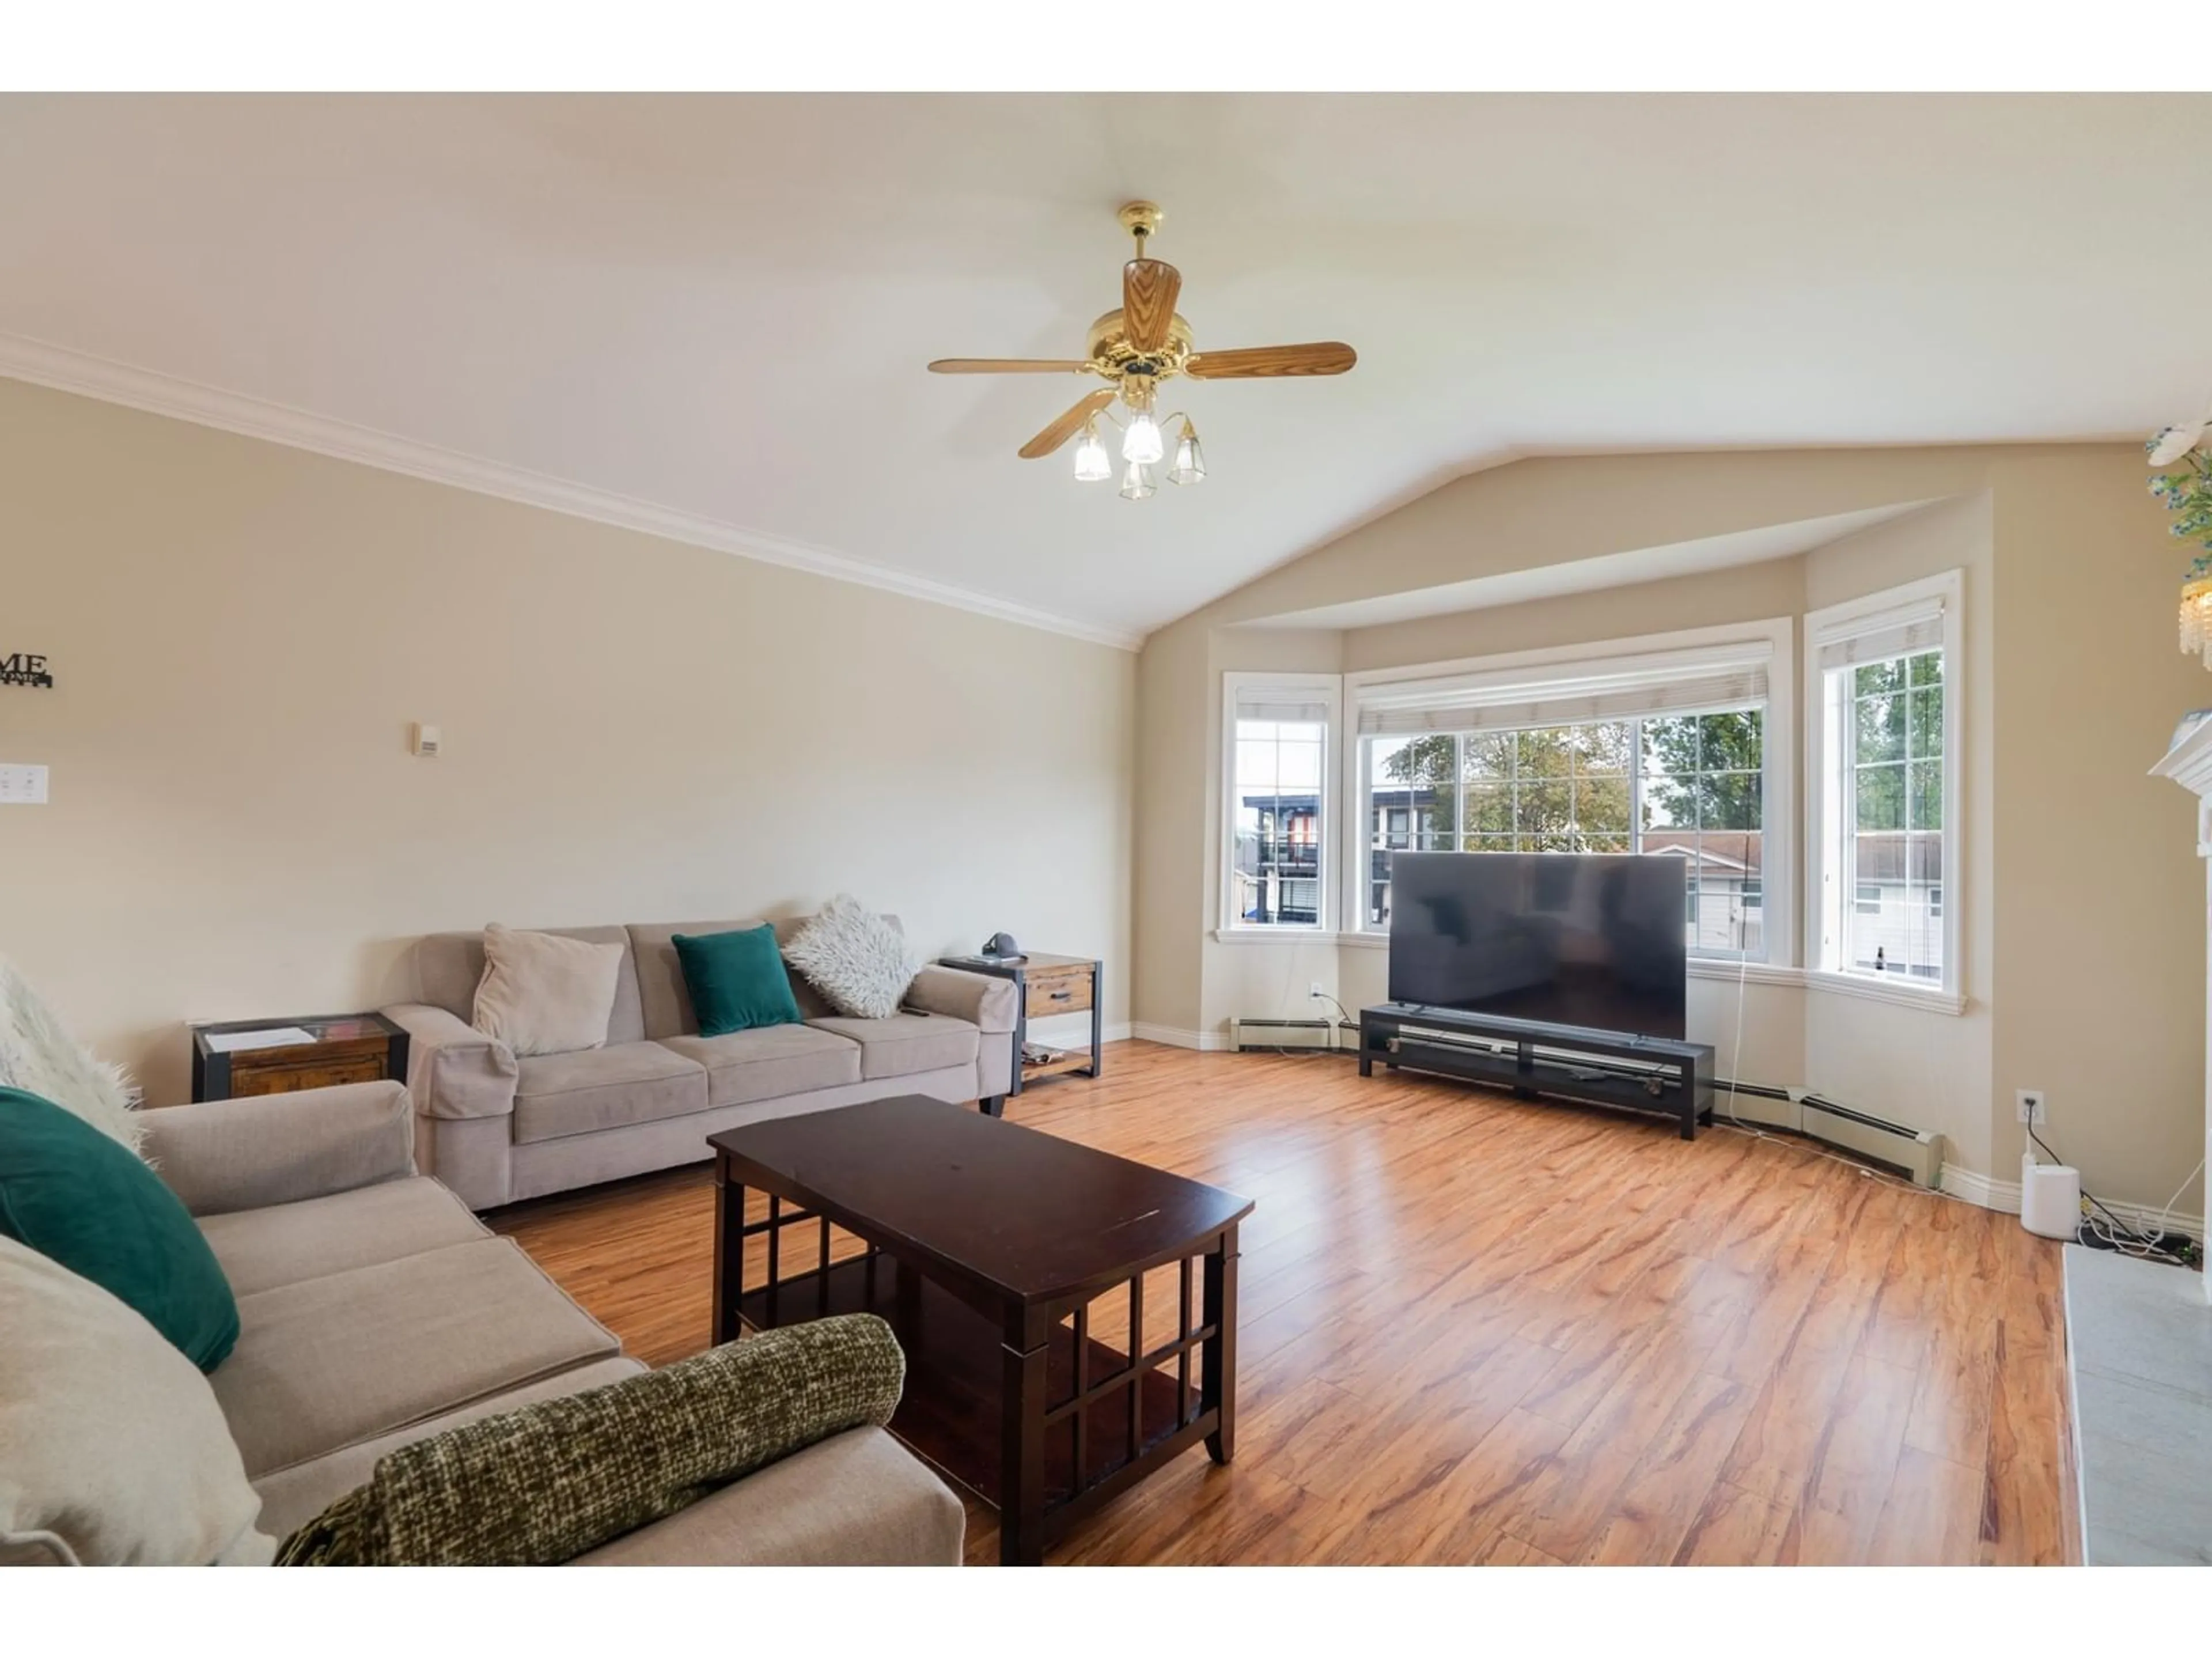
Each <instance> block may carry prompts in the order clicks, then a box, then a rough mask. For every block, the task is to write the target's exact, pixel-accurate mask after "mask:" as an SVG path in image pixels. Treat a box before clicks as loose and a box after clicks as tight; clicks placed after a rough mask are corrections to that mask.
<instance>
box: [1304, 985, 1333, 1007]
mask: <svg viewBox="0 0 2212 1659" xmlns="http://www.w3.org/2000/svg"><path fill="white" fill-rule="evenodd" d="M1327 995H1328V992H1327V991H1324V990H1323V989H1322V984H1321V981H1319V980H1316V981H1314V982H1313V983H1312V984H1310V985H1309V986H1307V987H1306V1000H1308V1001H1310V1002H1319V1001H1320V1000H1322V998H1323V997H1325V996H1327Z"/></svg>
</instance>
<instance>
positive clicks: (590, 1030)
mask: <svg viewBox="0 0 2212 1659" xmlns="http://www.w3.org/2000/svg"><path fill="white" fill-rule="evenodd" d="M622 960H623V947H622V946H621V945H593V944H592V943H590V942H589V941H588V940H585V939H562V937H561V936H560V935H559V934H557V933H521V932H518V931H517V930H515V929H513V928H511V927H500V926H498V925H497V924H496V923H495V924H494V925H493V926H491V927H487V928H485V929H484V970H483V978H482V979H480V980H478V981H477V1003H476V1012H475V1016H474V1018H472V1019H471V1021H470V1024H472V1025H474V1026H475V1027H476V1028H477V1030H479V1031H482V1032H483V1034H484V1035H485V1036H494V1037H497V1038H498V1039H499V1040H500V1041H501V1042H504V1043H505V1044H506V1045H507V1047H508V1048H512V1049H513V1051H514V1052H515V1053H516V1054H574V1052H575V1051H576V1050H578V1049H579V1048H605V1047H606V1045H607V1021H608V1020H609V1019H611V1018H613V1016H614V1012H615V985H616V982H617V978H618V977H619V975H621V973H622Z"/></svg>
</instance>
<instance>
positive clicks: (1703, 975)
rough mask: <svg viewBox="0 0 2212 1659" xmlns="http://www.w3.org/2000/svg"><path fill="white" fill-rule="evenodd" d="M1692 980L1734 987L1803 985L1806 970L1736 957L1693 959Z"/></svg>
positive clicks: (1691, 959) (1691, 967)
mask: <svg viewBox="0 0 2212 1659" xmlns="http://www.w3.org/2000/svg"><path fill="white" fill-rule="evenodd" d="M1690 977H1691V978H1692V979H1717V980H1720V981H1723V982H1724V983H1727V984H1729V985H1734V984H1735V983H1736V982H1737V981H1743V982H1744V983H1746V984H1749V985H1802V984H1803V983H1804V982H1805V970H1804V969H1802V968H1791V967H1789V966H1786V965H1778V964H1776V963H1771V962H1744V961H1740V960H1738V959H1737V958H1736V957H1695V956H1693V957H1691V958H1690Z"/></svg>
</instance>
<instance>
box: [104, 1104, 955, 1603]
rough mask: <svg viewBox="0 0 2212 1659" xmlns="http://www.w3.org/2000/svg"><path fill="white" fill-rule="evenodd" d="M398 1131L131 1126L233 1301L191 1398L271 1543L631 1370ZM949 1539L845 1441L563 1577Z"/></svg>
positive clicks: (908, 1547)
mask: <svg viewBox="0 0 2212 1659" xmlns="http://www.w3.org/2000/svg"><path fill="white" fill-rule="evenodd" d="M413 1116H414V1114H413V1111H412V1109H411V1108H410V1103H409V1100H408V1097H407V1091H405V1090H404V1089H403V1088H401V1087H400V1085H398V1084H397V1083H362V1084H350V1085H344V1086H343V1087H339V1088H334V1089H316V1090H309V1091H302V1092H301V1093H297V1094H285V1095H268V1096H263V1097H258V1098H249V1099H242V1100H222V1101H210V1102H207V1103H204V1104H200V1105H194V1106H174V1107H169V1108H167V1109H161V1110H156V1111H149V1112H148V1113H146V1114H145V1119H146V1121H147V1123H148V1125H149V1133H148V1135H147V1139H146V1144H145V1152H146V1154H147V1156H148V1157H149V1158H153V1159H154V1160H155V1161H156V1164H157V1165H158V1167H159V1170H160V1173H161V1177H162V1179H163V1180H165V1181H166V1182H168V1184H169V1186H170V1188H171V1189H172V1190H173V1191H174V1192H175V1193H176V1194H177V1195H178V1196H179V1198H181V1199H182V1200H184V1202H185V1207H186V1208H187V1209H189V1210H190V1211H191V1212H192V1214H193V1216H194V1217H195V1218H197V1221H198V1223H199V1226H200V1230H201V1231H202V1232H203V1233H204V1234H205V1235H206V1237H207V1240H208V1243H210V1246H212V1247H213V1249H214V1250H215V1253H216V1258H217V1260H219V1261H221V1262H222V1269H223V1272H224V1273H225V1274H227V1275H228V1278H229V1279H230V1285H231V1289H232V1291H234V1293H235V1295H236V1296H237V1298H238V1312H239V1322H240V1334H239V1339H238V1346H237V1347H236V1348H235V1349H234V1350H233V1351H232V1352H231V1355H230V1357H229V1358H227V1359H225V1360H224V1361H223V1362H222V1364H220V1365H218V1366H216V1369H215V1370H213V1371H212V1372H210V1374H209V1376H208V1382H209V1383H210V1386H212V1388H213V1389H214V1390H215V1395H216V1401H218V1403H219V1404H220V1405H221V1406H222V1412H223V1416H224V1418H225V1419H226V1420H227V1421H228V1425H229V1426H230V1431H231V1433H232V1436H233V1437H234V1438H235V1439H236V1441H237V1442H238V1447H239V1450H240V1453H241V1455H243V1457H244V1460H245V1463H246V1477H247V1479H248V1480H251V1481H252V1484H253V1486H254V1489H255V1490H256V1491H257V1492H259V1493H260V1494H261V1500H262V1509H261V1518H260V1521H259V1522H258V1526H259V1528H260V1529H261V1530H262V1531H263V1532H265V1533H268V1534H271V1535H272V1536H274V1537H276V1538H278V1539H282V1538H283V1536H284V1535H285V1534H288V1533H289V1532H291V1531H292V1530H294V1529H295V1528H297V1527H298V1526H300V1525H301V1522H306V1521H309V1520H312V1519H313V1517H314V1516H317V1515H319V1514H320V1513H321V1511H322V1510H324V1508H325V1506H327V1505H328V1504H330V1503H331V1500H332V1499H334V1498H339V1497H342V1496H343V1494H345V1493H346V1492H349V1491H351V1490H352V1489H353V1488H354V1487H356V1486H359V1485H361V1484H362V1482H364V1481H365V1480H368V1476H369V1474H370V1472H371V1470H372V1469H373V1468H374V1467H375V1463H376V1460H377V1459H378V1458H379V1457H380V1456H381V1455H384V1454H385V1453H386V1452H388V1451H391V1450H392V1449H395V1448H397V1447H399V1446H402V1445H405V1444H407V1443H410V1442H412V1441H416V1440H419V1439H422V1437H425V1436H427V1435H431V1434H435V1433H437V1432H439V1431H441V1430H443V1429H447V1428H450V1427H452V1426H453V1425H456V1424H460V1423H465V1422H468V1421H470V1420H471V1419H475V1418H479V1417H485V1416H489V1415H490V1414H492V1413H495V1412H501V1411H505V1410H507V1409H508V1408H509V1407H515V1406H520V1405H526V1404H527V1403H529V1402H530V1401H535V1400H544V1399H550V1398H551V1397H553V1396H555V1395H566V1394H574V1393H577V1392H579V1391H580V1390H582V1389H591V1388H596V1387H599V1385H601V1384H603V1383H613V1382H616V1381H618V1380H619V1379H621V1378H623V1377H625V1376H634V1375H635V1374H636V1373H638V1372H640V1371H641V1370H644V1369H645V1368H644V1367H643V1366H642V1365H641V1364H638V1363H637V1361H635V1360H634V1359H631V1358H627V1357H625V1356H624V1355H623V1352H622V1346H621V1344H619V1343H618V1342H617V1340H615V1338H614V1337H613V1335H612V1334H610V1333H609V1332H608V1331H607V1330H606V1329H605V1327H603V1326H601V1325H600V1324H599V1322H597V1321H596V1320H594V1319H592V1317H591V1316H589V1315H588V1314H586V1313H585V1312H584V1310H582V1309H580V1308H579V1307H578V1306H576V1304H574V1303H573V1302H571V1301H569V1299H568V1297H566V1296H565V1295H563V1294H562V1292H561V1291H560V1290H559V1289H558V1288H557V1287H556V1285H554V1283H553V1281H552V1280H551V1279H548V1278H546V1277H545V1275H544V1273H542V1272H540V1271H539V1270H538V1267H537V1266H536V1264H535V1263H533V1262H532V1261H531V1260H530V1258H529V1257H528V1256H527V1255H524V1254H523V1252H522V1251H521V1250H520V1249H519V1248H518V1247H517V1246H516V1245H514V1244H513V1243H512V1242H510V1241H508V1240H507V1239H504V1238H497V1237H493V1235H492V1234H491V1233H490V1232H489V1231H488V1230H487V1229H486V1228H485V1227H484V1225H483V1223H482V1222H480V1221H478V1220H477V1218H476V1217H475V1216H473V1215H472V1214H471V1213H470V1212H469V1209H468V1206H466V1205H465V1204H463V1203H462V1202H460V1200H459V1199H457V1198H455V1197H454V1196H453V1194H452V1193H450V1192H448V1191H447V1190H446V1188H444V1187H442V1186H441V1185H440V1184H439V1183H438V1182H435V1181H433V1180H430V1179H428V1177H426V1176H421V1175H418V1174H417V1173H416V1165H415V1157H414V1148H415V1137H414V1125H413ZM706 1292H707V1287H706V1286H705V1285H703V1284H702V1285H701V1286H700V1295H701V1296H702V1297H704V1296H705V1295H706ZM963 1523H964V1516H963V1511H962V1509H961V1505H960V1502H959V1500H958V1499H957V1498H955V1497H954V1496H953V1495H952V1494H951V1492H949V1491H948V1490H947V1489H946V1488H945V1485H944V1483H943V1482H942V1481H940V1480H938V1479H937V1477H936V1476H935V1475H933V1474H930V1473H929V1471H928V1470H927V1469H926V1468H923V1467H922V1465H921V1463H919V1462H916V1461H915V1459H914V1458H913V1457H912V1456H910V1455H908V1453H907V1452H906V1451H905V1450H904V1449H902V1447H900V1445H899V1444H898V1443H897V1442H896V1441H895V1440H893V1439H891V1438H890V1436H888V1435H886V1434H885V1433H884V1432H883V1431H881V1430H879V1429H856V1430H853V1431H848V1432H847V1433H843V1434H839V1435H836V1436H833V1437H831V1438H829V1439H827V1440H823V1441H820V1442H817V1443H816V1444H814V1445H811V1446H809V1447H807V1448H806V1449H804V1450H802V1451H799V1452H798V1453H795V1454H793V1455H792V1456H790V1457H787V1458H786V1459H784V1460H783V1461H781V1462H777V1463H772V1464H770V1465H769V1467H767V1468H763V1469H761V1470H758V1471H757V1472H756V1473H754V1474H750V1475H749V1476H747V1477H746V1478H745V1479H744V1480H738V1481H736V1482H734V1483H732V1485H730V1486H724V1487H722V1488H720V1490H719V1491H716V1492H713V1493H711V1494H710V1495H709V1496H708V1497H707V1498H703V1499H702V1500H701V1501H700V1502H698V1503H697V1504H693V1505H692V1506H691V1507H690V1508H689V1509H686V1510H682V1511H681V1512H679V1513H678V1514H676V1515H673V1516H670V1517H669V1518H668V1519H666V1520H665V1521H660V1522H655V1523H653V1525H651V1526H647V1527H643V1528H639V1529H638V1530H637V1531H635V1532H634V1533H631V1534H629V1535H628V1536H627V1537H623V1538H619V1539H617V1540H615V1541H612V1542H611V1543H609V1544H606V1545H603V1546H602V1547H599V1549H596V1550H594V1551H592V1552H591V1553H589V1554H587V1555H585V1556H582V1557H580V1558H579V1559H580V1561H581V1562H582V1563H584V1564H586V1565H602V1564H608V1565H621V1564H629V1563H638V1564H647V1563H659V1564H663V1565H682V1564H713V1563H728V1564H763V1565H765V1564H775V1565H809V1564H814V1563H823V1562H842V1563H852V1564H860V1565H958V1563H959V1560H960V1546H961V1538H962V1533H963Z"/></svg>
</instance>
